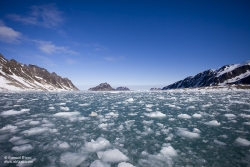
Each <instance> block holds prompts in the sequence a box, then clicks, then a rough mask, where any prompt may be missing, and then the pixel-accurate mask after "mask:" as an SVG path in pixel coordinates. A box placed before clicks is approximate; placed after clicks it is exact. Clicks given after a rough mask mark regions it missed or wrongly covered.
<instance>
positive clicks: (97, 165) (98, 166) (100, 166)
mask: <svg viewBox="0 0 250 167" xmlns="http://www.w3.org/2000/svg"><path fill="white" fill-rule="evenodd" d="M90 167H110V164H108V163H105V162H102V161H100V160H95V161H94V162H92V163H91V164H90Z"/></svg>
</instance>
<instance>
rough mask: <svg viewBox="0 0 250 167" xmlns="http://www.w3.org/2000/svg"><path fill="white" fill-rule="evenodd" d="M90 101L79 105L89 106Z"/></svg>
mask: <svg viewBox="0 0 250 167" xmlns="http://www.w3.org/2000/svg"><path fill="white" fill-rule="evenodd" d="M89 105H90V104H89V103H84V104H79V106H81V107H83V106H89Z"/></svg>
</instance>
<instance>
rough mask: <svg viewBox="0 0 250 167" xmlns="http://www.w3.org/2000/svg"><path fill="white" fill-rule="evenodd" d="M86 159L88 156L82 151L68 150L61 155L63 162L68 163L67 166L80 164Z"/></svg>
mask: <svg viewBox="0 0 250 167" xmlns="http://www.w3.org/2000/svg"><path fill="white" fill-rule="evenodd" d="M85 159H86V156H85V155H83V154H80V153H72V152H66V153H63V154H62V155H61V157H60V161H61V163H64V164H66V166H78V165H79V164H80V163H82V162H83V161H84V160H85Z"/></svg>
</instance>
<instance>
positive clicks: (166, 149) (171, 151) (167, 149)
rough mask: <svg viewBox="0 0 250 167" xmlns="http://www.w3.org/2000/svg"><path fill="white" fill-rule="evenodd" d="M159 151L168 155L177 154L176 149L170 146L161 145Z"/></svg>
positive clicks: (173, 155)
mask: <svg viewBox="0 0 250 167" xmlns="http://www.w3.org/2000/svg"><path fill="white" fill-rule="evenodd" d="M160 153H162V154H163V155H164V156H169V157H175V156H177V155H178V153H177V151H176V150H175V149H174V148H173V147H172V146H166V147H162V149H161V151H160Z"/></svg>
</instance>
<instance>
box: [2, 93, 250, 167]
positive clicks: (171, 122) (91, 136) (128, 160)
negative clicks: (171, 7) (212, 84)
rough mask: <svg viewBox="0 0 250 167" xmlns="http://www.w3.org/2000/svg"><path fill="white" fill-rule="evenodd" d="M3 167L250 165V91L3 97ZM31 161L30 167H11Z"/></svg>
mask: <svg viewBox="0 0 250 167" xmlns="http://www.w3.org/2000/svg"><path fill="white" fill-rule="evenodd" d="M0 99H1V100H0V111H1V112H0V120H1V121H0V166H16V165H17V166H29V165H30V166H37V167H43V166H78V165H79V166H92V167H97V166H120V167H122V166H127V167H129V166H132V165H133V166H137V167H140V166H141V167H146V166H148V167H151V166H154V167H157V166H159V167H165V166H250V134H249V132H250V92H249V91H235V90H234V91H219V90H217V91H216V90H215V91H162V92H161V91H159V92H78V93H65V92H61V93H56V92H50V93H48V92H40V93H34V92H26V93H1V94H0ZM6 156H7V157H19V156H26V157H30V160H32V163H30V164H27V163H26V164H25V163H23V164H21V163H19V164H15V163H12V164H8V163H4V160H5V159H6Z"/></svg>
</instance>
